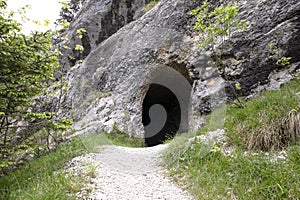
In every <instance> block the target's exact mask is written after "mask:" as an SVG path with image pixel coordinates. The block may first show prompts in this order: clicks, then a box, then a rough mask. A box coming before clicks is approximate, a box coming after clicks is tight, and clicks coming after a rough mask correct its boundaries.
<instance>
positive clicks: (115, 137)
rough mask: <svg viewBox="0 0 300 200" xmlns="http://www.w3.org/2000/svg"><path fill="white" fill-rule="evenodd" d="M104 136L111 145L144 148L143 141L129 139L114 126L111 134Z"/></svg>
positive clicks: (135, 138) (134, 138) (129, 137)
mask: <svg viewBox="0 0 300 200" xmlns="http://www.w3.org/2000/svg"><path fill="white" fill-rule="evenodd" d="M104 136H106V137H107V139H108V140H110V141H111V143H112V144H114V145H117V146H126V147H145V142H144V139H142V138H139V137H131V136H129V135H128V134H127V133H124V132H122V131H120V130H118V128H117V127H116V126H114V128H113V130H112V132H110V133H104Z"/></svg>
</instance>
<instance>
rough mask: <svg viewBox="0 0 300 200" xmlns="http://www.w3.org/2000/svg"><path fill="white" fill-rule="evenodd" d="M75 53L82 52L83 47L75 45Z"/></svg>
mask: <svg viewBox="0 0 300 200" xmlns="http://www.w3.org/2000/svg"><path fill="white" fill-rule="evenodd" d="M74 49H75V50H76V51H83V50H84V48H83V46H81V45H79V44H76V46H75V48H74Z"/></svg>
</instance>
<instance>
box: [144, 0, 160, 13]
mask: <svg viewBox="0 0 300 200" xmlns="http://www.w3.org/2000/svg"><path fill="white" fill-rule="evenodd" d="M159 2H160V0H152V1H150V2H149V3H148V4H147V5H145V6H144V8H143V10H144V12H147V11H149V10H151V9H152V8H153V7H154V6H155V5H156V4H158V3H159Z"/></svg>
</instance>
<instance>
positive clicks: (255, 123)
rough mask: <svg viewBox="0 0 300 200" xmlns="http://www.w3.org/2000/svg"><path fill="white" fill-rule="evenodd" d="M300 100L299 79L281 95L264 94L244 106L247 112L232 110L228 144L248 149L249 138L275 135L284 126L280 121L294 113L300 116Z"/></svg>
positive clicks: (227, 120)
mask: <svg viewBox="0 0 300 200" xmlns="http://www.w3.org/2000/svg"><path fill="white" fill-rule="evenodd" d="M297 94H298V95H297ZM299 99H300V79H295V80H293V81H291V82H289V83H287V84H286V85H284V86H283V87H282V88H281V90H279V91H266V92H262V93H261V94H259V95H258V96H257V97H255V98H253V99H251V100H249V101H247V102H244V104H245V107H244V108H238V107H235V106H229V108H228V109H227V113H226V121H225V127H226V129H227V135H228V137H229V140H228V141H229V142H230V143H231V144H232V145H236V146H239V147H241V148H246V143H245V141H246V140H247V138H249V136H252V135H253V134H255V133H258V132H259V133H260V132H262V133H261V134H264V133H263V132H265V133H267V132H270V131H273V130H274V129H276V128H278V126H279V125H280V120H281V119H282V118H284V117H286V116H287V115H288V114H289V113H290V112H292V111H296V112H299V111H300V108H299V101H300V100H299ZM262 130H264V131H262ZM260 136H263V135H260ZM257 137H258V136H257ZM262 150H266V149H262Z"/></svg>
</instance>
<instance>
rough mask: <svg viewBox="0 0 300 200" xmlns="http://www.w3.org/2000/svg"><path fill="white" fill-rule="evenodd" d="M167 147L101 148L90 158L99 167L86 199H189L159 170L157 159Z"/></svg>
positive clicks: (189, 197) (189, 196)
mask: <svg viewBox="0 0 300 200" xmlns="http://www.w3.org/2000/svg"><path fill="white" fill-rule="evenodd" d="M166 147H167V145H158V146H155V147H149V148H127V147H119V146H104V147H103V149H102V150H101V152H100V153H98V154H95V156H93V162H94V164H96V165H99V167H98V168H97V170H96V172H95V175H96V177H95V178H94V179H93V182H94V184H95V185H94V186H93V188H94V189H93V191H92V193H91V194H90V197H89V198H88V199H93V200H94V199H95V200H115V199H117V200H125V199H126V200H146V199H147V200H148V199H149V200H156V199H168V200H177V199H178V200H186V199H192V197H191V195H189V194H188V193H187V192H186V191H183V190H182V189H181V188H179V187H178V186H176V185H175V184H174V183H173V182H172V181H171V180H170V178H168V177H166V176H165V175H164V173H163V171H164V169H163V168H162V167H160V166H159V155H160V153H161V152H162V151H163V150H164V149H165V148H166Z"/></svg>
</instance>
